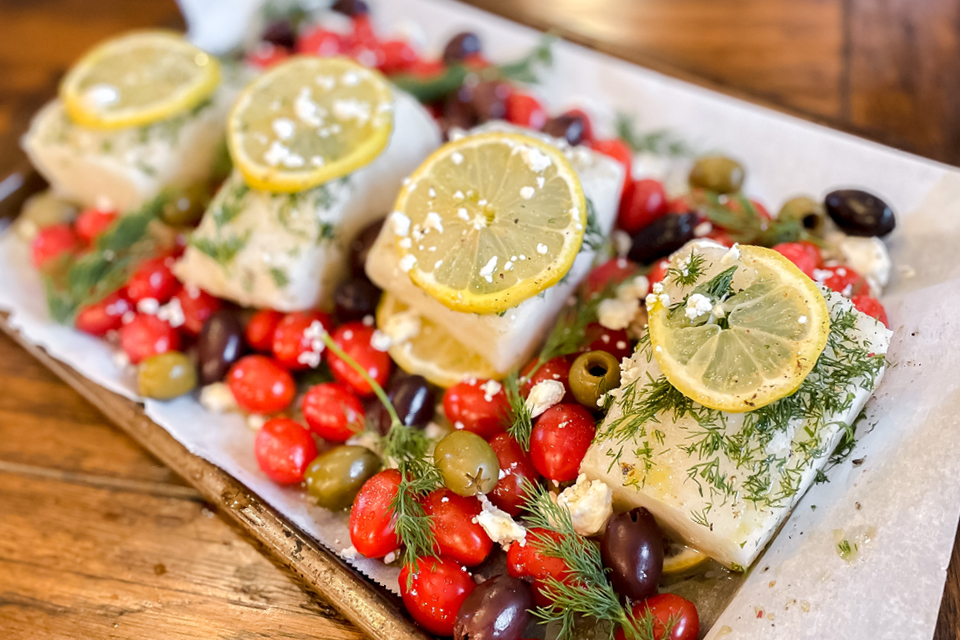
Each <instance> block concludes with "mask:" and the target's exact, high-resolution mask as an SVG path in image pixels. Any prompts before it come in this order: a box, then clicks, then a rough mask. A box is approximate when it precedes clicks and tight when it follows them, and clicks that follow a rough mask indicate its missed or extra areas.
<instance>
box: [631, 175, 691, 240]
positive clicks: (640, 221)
mask: <svg viewBox="0 0 960 640" xmlns="http://www.w3.org/2000/svg"><path fill="white" fill-rule="evenodd" d="M669 212H670V205H669V204H668V203H667V192H666V191H664V189H663V184H661V183H660V182H659V181H658V180H651V179H649V178H643V179H640V180H633V181H631V182H629V183H628V184H627V186H626V188H625V189H624V192H623V198H622V199H621V200H620V213H619V215H618V216H617V225H618V226H619V227H620V228H621V229H623V230H624V231H626V232H627V233H629V234H630V235H633V234H635V233H637V232H638V231H640V230H641V229H643V228H644V227H646V226H647V225H648V224H650V223H651V222H653V221H654V220H656V219H657V218H659V217H661V216H665V215H666V214H667V213H669ZM684 213H686V211H684Z"/></svg>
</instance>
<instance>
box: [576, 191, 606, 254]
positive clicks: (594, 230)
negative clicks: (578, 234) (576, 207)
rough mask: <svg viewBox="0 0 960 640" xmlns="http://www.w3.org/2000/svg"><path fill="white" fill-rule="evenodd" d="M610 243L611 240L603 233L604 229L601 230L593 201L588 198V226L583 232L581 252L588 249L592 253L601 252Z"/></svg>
mask: <svg viewBox="0 0 960 640" xmlns="http://www.w3.org/2000/svg"><path fill="white" fill-rule="evenodd" d="M609 242H610V240H609V238H608V237H607V234H605V233H604V232H603V229H602V228H600V223H599V222H598V221H597V213H596V210H595V209H594V207H593V201H592V200H591V199H590V198H587V226H586V228H585V229H584V230H583V244H582V245H581V247H580V250H581V251H583V249H584V248H587V249H590V250H592V251H600V250H601V249H603V248H604V247H606V246H607V243H609Z"/></svg>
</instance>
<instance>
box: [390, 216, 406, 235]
mask: <svg viewBox="0 0 960 640" xmlns="http://www.w3.org/2000/svg"><path fill="white" fill-rule="evenodd" d="M390 221H391V222H392V223H393V232H394V233H395V234H396V235H397V236H398V237H401V238H406V237H407V236H408V235H410V218H408V217H407V216H406V214H404V213H403V212H401V211H394V212H393V213H391V214H390Z"/></svg>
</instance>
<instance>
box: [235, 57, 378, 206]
mask: <svg viewBox="0 0 960 640" xmlns="http://www.w3.org/2000/svg"><path fill="white" fill-rule="evenodd" d="M392 131H393V93H392V91H391V89H390V83H389V82H387V80H386V78H384V77H383V76H382V75H381V74H380V73H378V72H377V71H374V70H372V69H367V68H366V67H363V66H361V65H359V64H357V63H356V62H354V61H352V60H347V59H346V58H319V57H315V56H309V57H308V56H299V57H294V58H291V59H290V60H289V61H287V62H284V63H282V64H280V65H277V66H276V67H274V68H273V69H271V70H270V71H269V72H267V73H265V74H264V75H262V76H260V77H259V78H257V79H256V80H254V81H253V82H252V83H250V85H249V86H248V87H247V88H246V89H245V90H244V91H243V93H241V94H240V97H239V98H238V99H237V103H236V105H235V106H234V107H233V111H232V112H231V113H230V117H229V119H228V120H227V143H228V144H229V146H230V155H231V156H232V157H233V161H234V164H236V165H237V168H238V169H240V172H241V173H242V174H243V177H244V179H245V180H246V182H247V184H248V185H250V186H251V187H253V188H254V189H259V190H261V191H274V192H284V193H295V192H297V191H306V190H307V189H312V188H313V187H316V186H319V185H321V184H323V183H324V182H328V181H330V180H333V179H335V178H339V177H341V176H345V175H347V174H349V173H352V172H354V171H356V170H357V169H359V168H360V167H362V166H364V165H366V164H368V163H369V162H371V161H372V160H373V159H374V158H376V157H377V156H378V155H379V154H380V152H381V151H383V149H384V147H386V146H387V142H388V141H389V140H390V133H391V132H392Z"/></svg>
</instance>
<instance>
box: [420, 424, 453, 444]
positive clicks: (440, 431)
mask: <svg viewBox="0 0 960 640" xmlns="http://www.w3.org/2000/svg"><path fill="white" fill-rule="evenodd" d="M448 433H450V430H449V429H447V428H446V427H444V426H443V425H440V424H437V423H436V422H434V421H433V420H431V421H430V422H428V423H427V426H426V427H424V428H423V435H425V436H427V439H428V440H440V439H442V438H443V437H444V436H445V435H447V434H448Z"/></svg>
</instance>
